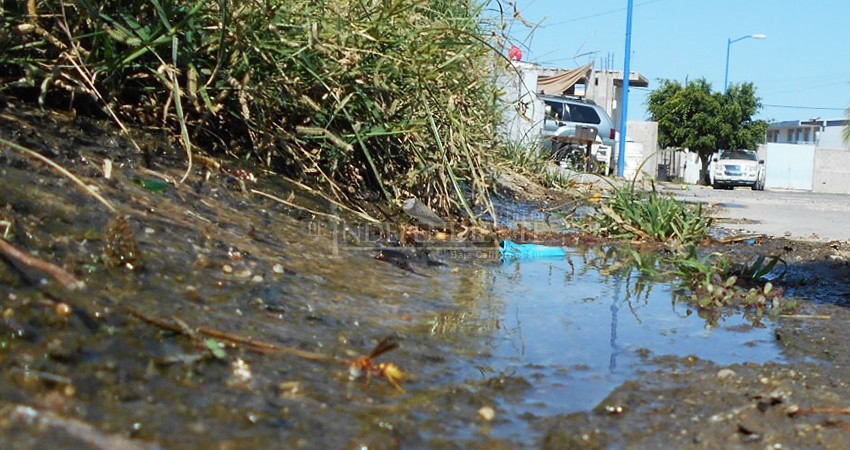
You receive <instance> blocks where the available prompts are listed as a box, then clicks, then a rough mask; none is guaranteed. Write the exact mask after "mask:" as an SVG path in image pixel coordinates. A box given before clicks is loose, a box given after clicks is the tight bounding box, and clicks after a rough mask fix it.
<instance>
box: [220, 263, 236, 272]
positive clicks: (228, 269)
mask: <svg viewBox="0 0 850 450" xmlns="http://www.w3.org/2000/svg"><path fill="white" fill-rule="evenodd" d="M221 271H222V272H224V273H233V267H231V266H230V265H229V264H225V265H223V266H221Z"/></svg>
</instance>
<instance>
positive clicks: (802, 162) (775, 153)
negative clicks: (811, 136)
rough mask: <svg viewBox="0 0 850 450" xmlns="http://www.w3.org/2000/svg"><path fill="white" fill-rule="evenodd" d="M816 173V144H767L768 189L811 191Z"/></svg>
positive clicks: (765, 184) (766, 169)
mask: <svg viewBox="0 0 850 450" xmlns="http://www.w3.org/2000/svg"><path fill="white" fill-rule="evenodd" d="M814 173H815V146H814V145H799V144H777V143H773V142H771V143H768V144H767V157H766V158H765V180H764V187H765V188H766V189H796V190H805V191H811V190H812V186H813V185H814V183H813V178H814Z"/></svg>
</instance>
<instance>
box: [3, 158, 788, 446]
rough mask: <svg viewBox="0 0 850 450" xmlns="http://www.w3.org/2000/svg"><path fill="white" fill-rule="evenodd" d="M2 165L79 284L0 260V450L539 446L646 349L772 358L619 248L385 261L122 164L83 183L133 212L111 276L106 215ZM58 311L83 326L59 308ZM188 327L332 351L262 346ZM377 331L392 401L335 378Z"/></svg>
mask: <svg viewBox="0 0 850 450" xmlns="http://www.w3.org/2000/svg"><path fill="white" fill-rule="evenodd" d="M74 152H81V153H83V154H86V149H85V148H83V149H79V148H75V149H74ZM92 152H94V151H92ZM96 154H97V153H89V154H88V155H87V156H88V160H93V159H94V157H93V156H92V155H96ZM6 158H7V159H5V160H3V161H2V162H3V165H2V167H0V170H2V180H3V181H2V183H0V207H2V208H3V211H2V212H3V214H4V217H3V219H4V220H7V221H10V222H12V223H13V227H12V235H11V236H10V241H12V242H13V243H15V244H16V245H18V246H20V247H21V248H25V249H28V250H29V251H31V252H33V253H34V254H37V255H38V256H39V257H41V258H44V259H46V260H50V261H53V262H56V263H58V264H61V265H63V266H65V267H66V268H68V269H69V270H71V271H72V272H73V273H74V274H75V275H77V276H78V277H80V278H81V279H83V280H84V281H85V282H86V285H87V288H86V289H85V290H84V291H83V292H80V293H73V292H65V291H62V290H57V289H56V288H55V286H52V285H50V284H48V286H47V287H46V288H45V287H44V286H41V285H40V284H39V283H36V284H35V285H33V284H32V283H27V282H25V281H24V279H22V278H20V277H19V275H18V274H17V273H16V272H15V271H14V270H11V269H10V268H9V267H7V266H6V265H3V266H2V272H0V296H2V298H3V299H4V312H3V321H2V326H3V328H2V331H3V334H2V340H0V349H1V350H2V354H0V356H1V357H2V363H3V367H4V370H3V376H2V377H0V447H3V448H34V447H39V446H46V445H48V444H50V445H51V446H52V448H118V447H122V446H123V447H126V448H132V445H135V444H144V445H150V446H154V447H155V446H159V447H164V448H280V447H285V448H347V447H350V448H354V447H357V448H360V447H367V448H402V447H403V448H469V447H472V446H480V445H487V444H486V443H489V442H492V441H493V440H499V441H501V443H502V444H504V445H505V446H509V447H514V448H522V447H536V446H537V445H536V442H537V441H538V440H539V436H538V435H537V433H536V432H535V431H534V425H535V424H536V423H537V422H538V421H539V420H540V419H541V418H544V417H547V416H552V415H556V414H562V413H567V412H572V411H584V410H590V409H592V408H594V407H595V406H596V405H597V403H598V402H599V401H600V400H602V399H603V398H604V397H605V396H606V395H607V394H608V393H609V392H610V391H611V390H612V389H614V388H615V387H617V386H618V385H620V384H622V383H623V382H624V381H626V380H631V379H634V378H636V377H637V374H638V373H639V372H640V371H654V370H656V369H658V368H657V367H656V366H654V365H653V363H651V362H649V361H650V357H651V356H660V355H678V356H688V355H694V356H695V357H697V358H700V359H708V360H712V361H716V362H718V363H724V364H725V363H735V362H744V361H751V362H765V361H781V356H780V354H779V350H778V349H777V348H776V347H775V345H774V339H773V338H772V330H771V328H770V325H769V324H768V327H767V328H753V327H752V326H750V325H749V322H747V321H746V320H745V319H743V318H742V315H741V314H740V313H737V312H734V311H732V312H729V313H728V314H725V315H724V316H722V317H717V316H705V317H703V316H701V313H700V312H699V311H695V310H691V309H689V307H688V306H687V305H686V304H685V303H684V302H676V301H675V299H676V296H677V294H676V293H675V292H674V289H673V287H672V286H673V285H672V284H670V283H669V282H650V281H647V280H643V279H641V278H640V277H639V276H638V275H637V272H636V271H634V270H632V269H631V268H629V267H627V266H623V265H622V263H621V262H619V260H618V258H617V256H616V252H615V251H614V249H610V248H602V247H600V248H589V249H570V252H569V255H568V257H566V258H561V259H554V260H553V259H546V260H523V261H501V260H499V259H498V257H497V252H495V251H494V249H495V247H489V248H488V247H482V248H479V249H473V248H470V247H469V246H468V244H456V245H452V244H447V245H445V247H447V248H442V249H441V248H432V256H431V259H432V260H431V263H432V264H429V263H428V258H421V257H414V256H411V255H409V251H407V250H405V251H406V252H408V253H403V255H404V254H408V256H410V257H409V258H406V259H403V262H404V264H393V263H391V262H386V261H379V260H377V259H375V255H376V250H375V244H378V242H377V241H376V242H364V240H363V239H364V238H363V237H364V236H366V237H367V238H369V237H370V236H371V237H374V233H361V231H362V228H363V227H361V226H355V225H350V224H353V223H357V222H356V221H353V220H352V218H351V217H348V216H346V217H343V219H344V220H346V221H347V222H342V221H339V220H337V219H334V218H331V217H328V216H326V215H325V214H331V213H333V211H332V209H331V208H328V207H327V205H326V204H324V203H323V202H322V201H321V200H320V199H316V198H312V197H310V196H309V195H306V194H304V193H303V192H301V191H298V190H297V189H295V188H293V187H292V186H290V185H287V184H284V183H271V182H269V183H267V184H263V185H254V186H253V187H254V188H256V189H258V190H263V191H267V192H273V193H275V194H276V195H278V196H279V197H281V198H286V199H288V200H287V201H288V202H289V203H291V204H298V205H301V207H302V208H301V209H299V208H292V207H290V206H286V205H284V204H281V203H278V202H274V201H271V200H269V199H268V198H267V197H262V196H257V195H251V194H250V192H248V191H243V190H241V189H240V186H239V185H238V184H237V183H235V182H234V181H233V180H230V179H226V178H221V179H218V178H213V179H212V180H211V181H209V182H206V183H205V182H200V181H198V182H195V183H193V184H190V185H189V186H188V187H183V188H181V189H174V188H168V189H165V190H164V191H161V192H154V191H151V190H149V189H146V188H145V187H144V186H143V185H142V184H140V183H137V182H135V181H134V180H136V179H137V178H138V177H140V176H142V175H140V174H139V173H138V172H136V171H135V169H134V168H133V166H132V165H127V166H120V167H119V168H118V169H117V170H116V173H115V174H114V178H113V180H112V181H109V182H104V181H103V180H98V179H97V178H92V180H93V181H92V183H97V184H98V185H99V187H100V190H101V192H102V193H103V195H105V196H107V197H108V198H109V199H110V200H111V201H112V202H114V203H115V204H116V205H119V207H120V209H121V210H122V214H126V215H127V216H128V217H129V224H130V226H131V228H132V230H133V231H134V234H135V236H136V239H137V240H138V247H139V249H140V252H141V255H142V262H143V264H142V268H140V269H139V268H137V269H135V270H132V271H130V270H126V269H123V268H121V267H114V266H110V265H108V264H106V262H105V261H104V244H105V243H106V242H107V241H109V240H110V238H109V236H107V235H106V233H105V232H104V230H105V229H106V228H107V224H108V223H109V222H110V221H111V220H112V217H111V214H109V213H108V212H106V211H105V210H104V208H102V207H101V206H99V205H98V204H97V203H95V202H93V201H92V200H91V199H90V198H88V197H87V196H85V195H83V194H80V193H79V192H78V191H76V190H75V189H73V187H71V186H70V184H69V183H68V182H67V181H65V180H63V179H61V178H60V177H58V176H56V175H55V174H53V173H51V172H49V171H47V170H40V169H39V170H33V168H32V166H31V165H29V164H28V163H26V162H25V161H21V160H20V159H18V158H11V157H8V156H7V157H6ZM63 162H64V164H66V165H67V166H69V167H71V168H72V169H74V170H76V171H77V173H81V174H89V176H92V177H95V174H96V173H97V170H96V169H95V168H92V167H91V166H82V167H80V166H76V167H74V166H73V165H72V163H73V162H72V161H69V160H65V161H63ZM173 172H174V173H173V174H174V175H179V171H177V170H174V171H173ZM289 194H297V195H294V196H292V197H289ZM303 208H309V209H312V210H314V211H315V213H311V212H309V211H306V210H304V209H303ZM366 228H369V227H366ZM481 245H483V244H481ZM433 260H438V261H440V262H441V263H442V265H435V264H433V262H434V261H433ZM57 301H61V302H67V303H70V304H72V305H75V306H77V307H79V308H80V309H81V311H83V312H84V313H85V314H87V315H89V316H90V317H91V318H92V319H93V320H94V321H95V322H96V323H97V324H98V326H97V327H96V328H92V327H91V326H89V325H87V323H86V322H84V321H81V320H79V318H78V317H76V316H71V317H67V316H64V315H62V314H60V313H59V311H60V308H58V307H57V306H56V302H57ZM131 310H134V311H141V312H142V313H144V314H146V315H148V316H149V317H150V318H152V319H157V320H159V321H160V323H163V322H168V323H171V324H176V327H172V328H176V329H167V328H166V327H163V326H161V325H158V324H157V323H156V322H154V321H144V320H140V319H139V317H138V316H134V315H132V314H130V313H129V311H131ZM202 327H206V328H208V329H215V330H219V331H221V332H223V333H227V334H229V335H232V336H241V337H245V338H249V339H251V340H259V341H263V342H267V343H272V344H274V345H276V346H281V347H286V348H292V349H297V350H303V351H309V352H314V353H319V354H321V355H323V356H324V357H325V359H324V360H322V361H312V360H306V359H303V358H299V357H296V356H292V355H290V354H286V355H282V354H262V353H257V352H254V351H250V349H249V348H248V346H246V345H232V344H227V342H226V341H225V340H223V339H216V338H211V337H209V336H208V335H203V334H202V333H200V331H199V330H200V329H201V328H202ZM386 336H395V337H396V338H397V339H398V341H399V342H400V348H399V349H397V350H394V351H392V352H389V353H387V354H385V355H381V356H380V357H379V358H377V359H376V360H375V362H376V363H377V362H388V363H393V364H395V365H397V366H398V367H400V368H401V370H402V371H403V372H404V373H405V377H404V379H403V380H402V385H403V387H404V391H399V390H397V389H395V388H394V387H393V386H391V385H390V384H389V383H387V381H386V380H385V379H382V378H380V377H374V378H373V379H371V380H370V381H369V382H368V383H367V382H366V380H363V379H358V380H351V379H350V377H349V368H348V364H349V362H350V361H352V360H353V359H354V358H356V357H357V356H361V355H365V354H367V353H369V351H370V350H371V349H372V347H373V346H375V345H376V343H378V342H379V341H380V340H381V339H383V338H384V337H386ZM27 407H33V408H35V411H36V412H35V413H32V412H31V411H30V410H27V409H22V408H27ZM488 408H491V409H492V412H493V413H494V414H493V415H492V417H491V416H490V414H489V412H490V411H491V410H490V409H488ZM33 417H36V418H33ZM39 417H40V419H38V418H39ZM488 419H489V420H488ZM57 442H59V443H61V445H59V444H56V443H57ZM57 445H58V446H57Z"/></svg>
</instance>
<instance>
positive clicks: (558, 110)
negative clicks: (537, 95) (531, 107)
mask: <svg viewBox="0 0 850 450" xmlns="http://www.w3.org/2000/svg"><path fill="white" fill-rule="evenodd" d="M545 103H546V118H547V119H549V120H556V121H560V120H564V104H563V103H560V102H550V101H545Z"/></svg>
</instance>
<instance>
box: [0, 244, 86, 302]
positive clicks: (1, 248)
mask: <svg viewBox="0 0 850 450" xmlns="http://www.w3.org/2000/svg"><path fill="white" fill-rule="evenodd" d="M0 254H2V255H3V256H5V257H6V258H8V259H9V260H11V262H12V263H13V264H15V265H16V266H17V267H18V268H19V269H20V266H23V267H24V268H26V269H30V270H37V271H40V272H44V273H46V274H48V275H50V276H51V277H53V278H54V279H55V280H56V281H58V282H59V283H62V285H63V286H65V287H66V288H68V289H71V290H74V289H82V288H84V287H85V283H83V282H82V281H80V280H78V279H76V278H75V277H74V276H73V275H71V274H70V273H69V272H68V271H66V270H65V269H63V268H61V267H59V266H56V265H53V264H51V263H49V262H47V261H44V260H41V259H38V258H36V257H35V256H32V255H31V254H29V253H27V252H25V251H23V250H21V249H19V248H17V247H15V246H14V245H12V244H10V243H9V241H7V240H6V239H2V238H0Z"/></svg>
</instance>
